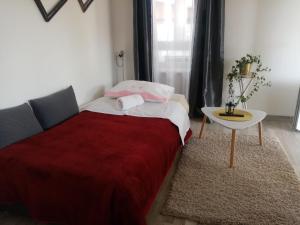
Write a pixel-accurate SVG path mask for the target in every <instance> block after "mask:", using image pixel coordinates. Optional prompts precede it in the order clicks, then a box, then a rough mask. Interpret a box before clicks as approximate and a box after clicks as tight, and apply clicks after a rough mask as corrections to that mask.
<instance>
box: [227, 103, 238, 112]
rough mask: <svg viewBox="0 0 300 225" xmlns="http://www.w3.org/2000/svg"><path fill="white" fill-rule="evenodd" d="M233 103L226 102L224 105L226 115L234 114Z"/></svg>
mask: <svg viewBox="0 0 300 225" xmlns="http://www.w3.org/2000/svg"><path fill="white" fill-rule="evenodd" d="M235 106H236V105H235V104H234V103H233V102H228V103H226V105H225V113H226V114H228V115H233V114H234V109H235Z"/></svg>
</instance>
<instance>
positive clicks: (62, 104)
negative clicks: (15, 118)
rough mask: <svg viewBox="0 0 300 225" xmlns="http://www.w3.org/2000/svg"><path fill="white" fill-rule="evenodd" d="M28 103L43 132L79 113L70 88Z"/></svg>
mask: <svg viewBox="0 0 300 225" xmlns="http://www.w3.org/2000/svg"><path fill="white" fill-rule="evenodd" d="M29 103H30V105H31V107H32V109H33V112H34V114H35V116H36V117H37V119H38V121H39V122H40V124H41V125H42V127H43V128H44V130H46V129H49V128H51V127H53V126H55V125H57V124H59V123H61V122H63V121H65V120H67V119H68V118H70V117H72V116H74V115H76V114H78V113H79V108H78V105H77V101H76V97H75V94H74V90H73V88H72V86H70V87H68V88H67V89H65V90H62V91H59V92H56V93H54V94H51V95H48V96H46V97H43V98H38V99H34V100H30V101H29Z"/></svg>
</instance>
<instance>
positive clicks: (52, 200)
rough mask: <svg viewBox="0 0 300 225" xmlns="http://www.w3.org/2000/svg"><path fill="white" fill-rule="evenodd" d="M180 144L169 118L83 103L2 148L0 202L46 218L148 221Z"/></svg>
mask: <svg viewBox="0 0 300 225" xmlns="http://www.w3.org/2000/svg"><path fill="white" fill-rule="evenodd" d="M190 136H191V131H190V130H189V131H188V132H187V134H186V135H185V140H184V141H187V140H188V138H189V137H190ZM182 144H183V143H182V140H181V138H180V134H179V132H178V128H177V127H176V126H175V125H174V124H173V123H172V122H171V121H170V120H168V119H163V118H149V117H138V116H132V115H122V116H120V115H113V114H107V113H99V112H92V111H87V110H84V111H82V112H81V113H79V114H78V115H75V116H73V117H72V118H70V119H68V120H67V121H65V122H63V123H61V124H59V125H57V126H54V127H52V128H50V129H48V130H46V131H44V132H41V133H39V134H37V135H34V136H32V137H30V138H27V139H25V140H23V141H20V142H18V143H16V144H13V145H10V146H7V147H5V148H4V149H2V150H1V151H0V171H1V172H0V203H1V204H6V205H10V204H15V203H21V204H22V205H24V206H25V207H26V209H27V210H28V212H29V214H30V215H31V216H32V217H33V218H34V219H36V220H38V221H42V222H46V223H58V224H61V225H83V224H84V225H100V224H101V225H145V224H146V216H147V213H148V212H149V210H150V208H151V206H152V204H153V201H154V199H155V197H156V195H157V193H158V191H159V189H160V186H161V184H162V183H163V181H164V178H165V177H166V175H167V174H168V171H169V169H170V168H171V166H172V164H173V161H174V159H175V156H176V155H177V153H178V151H180V148H181V146H182Z"/></svg>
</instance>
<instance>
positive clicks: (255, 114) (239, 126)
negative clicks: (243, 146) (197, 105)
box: [199, 107, 267, 168]
mask: <svg viewBox="0 0 300 225" xmlns="http://www.w3.org/2000/svg"><path fill="white" fill-rule="evenodd" d="M218 109H222V107H203V108H202V109H201V110H202V112H203V113H204V117H203V120H202V124H201V130H200V134H199V138H201V137H202V134H203V130H204V125H205V123H206V120H207V118H209V119H210V120H212V121H214V122H216V123H218V124H220V125H222V126H223V127H226V128H228V129H231V130H232V133H231V148H230V160H229V167H230V168H233V166H234V153H235V139H236V130H243V129H245V128H248V127H251V126H254V125H256V124H258V133H259V144H260V145H263V139H262V122H261V121H262V120H263V119H264V118H265V117H266V115H267V114H266V113H265V112H263V111H259V110H253V109H243V110H244V111H247V112H250V113H251V114H252V119H251V120H249V121H243V122H236V121H228V120H222V119H219V118H217V117H216V116H214V114H213V112H214V111H216V110H218Z"/></svg>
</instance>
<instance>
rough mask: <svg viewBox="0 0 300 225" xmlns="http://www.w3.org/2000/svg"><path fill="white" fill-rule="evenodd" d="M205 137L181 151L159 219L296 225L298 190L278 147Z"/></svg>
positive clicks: (220, 136) (275, 143)
mask: <svg viewBox="0 0 300 225" xmlns="http://www.w3.org/2000/svg"><path fill="white" fill-rule="evenodd" d="M229 146H230V135H225V134H223V133H222V134H217V133H210V134H208V133H206V135H205V137H203V139H201V140H199V139H196V138H193V139H191V141H190V143H189V144H188V145H187V146H186V147H185V148H184V150H183V154H182V158H181V159H180V162H179V164H178V168H177V171H176V173H175V175H174V178H173V181H172V186H171V190H170V193H169V196H168V199H167V201H166V203H165V205H164V207H163V209H162V214H164V215H171V216H175V217H183V218H187V219H191V220H194V221H197V222H198V223H200V224H249V225H250V224H251V225H254V224H259V225H287V224H288V225H291V224H297V225H299V224H300V184H299V181H298V179H297V177H296V174H295V172H294V170H293V168H292V166H291V165H290V163H289V161H288V159H287V157H286V155H285V152H284V151H283V149H282V147H281V145H280V143H279V141H277V139H272V138H264V146H263V147H261V146H259V145H258V137H255V136H243V135H238V136H237V143H236V164H235V165H236V166H235V168H234V169H229V168H228V164H229Z"/></svg>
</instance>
